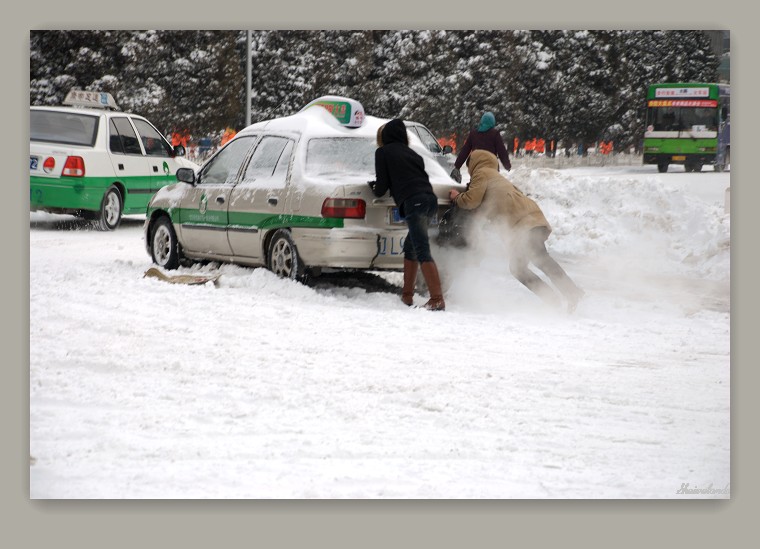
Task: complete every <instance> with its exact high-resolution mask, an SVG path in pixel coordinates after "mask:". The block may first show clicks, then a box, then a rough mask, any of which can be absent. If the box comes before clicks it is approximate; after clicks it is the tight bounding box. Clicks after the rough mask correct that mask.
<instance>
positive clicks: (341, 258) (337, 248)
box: [292, 227, 432, 270]
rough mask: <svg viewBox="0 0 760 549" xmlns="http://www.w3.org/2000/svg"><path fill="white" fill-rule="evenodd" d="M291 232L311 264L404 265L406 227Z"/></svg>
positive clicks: (383, 267) (347, 266)
mask: <svg viewBox="0 0 760 549" xmlns="http://www.w3.org/2000/svg"><path fill="white" fill-rule="evenodd" d="M292 235H293V240H294V241H295V245H296V248H298V254H299V255H300V256H301V258H302V259H303V261H304V263H306V264H307V265H309V266H310V267H328V268H342V269H378V270H402V269H403V267H404V252H403V246H404V239H405V238H406V235H407V230H406V227H403V228H400V229H393V230H386V231H366V230H350V229H346V228H341V229H299V228H294V229H292ZM431 237H432V235H431Z"/></svg>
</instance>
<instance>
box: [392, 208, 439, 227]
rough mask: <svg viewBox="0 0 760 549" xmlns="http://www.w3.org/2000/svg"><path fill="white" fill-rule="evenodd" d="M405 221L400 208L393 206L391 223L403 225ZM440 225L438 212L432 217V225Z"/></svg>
mask: <svg viewBox="0 0 760 549" xmlns="http://www.w3.org/2000/svg"><path fill="white" fill-rule="evenodd" d="M403 223H404V218H403V217H401V214H400V213H399V211H398V208H391V225H401V224H403ZM436 225H438V214H437V213H436V214H435V215H434V216H433V217H431V218H430V226H431V227H435V226H436Z"/></svg>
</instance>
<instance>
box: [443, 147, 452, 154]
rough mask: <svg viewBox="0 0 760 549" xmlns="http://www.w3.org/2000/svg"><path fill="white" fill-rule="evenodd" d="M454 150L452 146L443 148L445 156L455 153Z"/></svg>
mask: <svg viewBox="0 0 760 549" xmlns="http://www.w3.org/2000/svg"><path fill="white" fill-rule="evenodd" d="M453 151H454V149H452V148H451V145H446V146H445V147H443V154H449V153H450V152H453Z"/></svg>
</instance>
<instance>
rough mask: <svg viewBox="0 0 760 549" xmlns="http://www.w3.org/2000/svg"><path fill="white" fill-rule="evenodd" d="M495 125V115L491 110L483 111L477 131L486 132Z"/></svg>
mask: <svg viewBox="0 0 760 549" xmlns="http://www.w3.org/2000/svg"><path fill="white" fill-rule="evenodd" d="M495 125H496V117H495V116H494V115H493V113H492V112H490V111H488V112H485V113H483V116H481V117H480V125H479V126H478V131H479V132H487V131H488V130H490V129H491V128H493V127H494V126H495Z"/></svg>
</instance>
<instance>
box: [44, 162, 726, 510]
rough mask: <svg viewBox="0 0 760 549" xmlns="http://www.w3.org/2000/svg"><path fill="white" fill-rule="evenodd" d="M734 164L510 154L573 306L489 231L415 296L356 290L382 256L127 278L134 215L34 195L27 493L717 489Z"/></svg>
mask: <svg viewBox="0 0 760 549" xmlns="http://www.w3.org/2000/svg"><path fill="white" fill-rule="evenodd" d="M707 169H708V168H706V170H707ZM729 176H730V174H728V173H722V174H717V173H712V172H705V173H701V174H685V173H669V174H657V173H656V169H655V168H654V167H628V168H608V169H603V168H602V169H593V168H587V169H581V168H578V169H571V170H563V171H554V170H527V169H520V168H519V166H517V167H516V169H515V170H513V172H512V174H511V177H512V178H513V180H514V181H515V183H516V184H517V185H518V186H520V187H521V188H523V190H525V191H526V192H529V194H532V195H533V196H534V197H535V198H536V200H537V201H538V203H539V204H540V205H541V206H542V208H543V209H544V212H545V213H546V215H547V217H548V219H549V221H550V222H551V223H552V225H553V227H554V233H553V234H552V237H551V238H550V240H549V243H548V246H549V249H550V251H551V253H552V254H553V255H555V257H556V258H557V259H558V260H559V261H560V262H561V263H562V264H563V265H564V266H565V267H566V269H567V271H568V273H569V274H570V275H571V276H572V277H573V278H574V279H575V280H576V281H577V282H578V283H579V284H580V285H581V286H582V287H583V288H584V289H585V290H586V292H587V294H588V296H587V298H586V299H585V300H584V301H583V302H582V303H581V305H580V307H579V308H578V311H577V312H576V313H575V314H574V315H572V316H568V315H566V314H562V313H558V312H555V311H552V310H549V309H546V308H544V307H543V306H541V305H540V304H539V303H538V302H537V300H536V298H535V297H534V296H533V295H531V294H530V293H529V292H527V291H526V290H525V289H524V288H522V287H521V286H520V285H519V284H518V283H517V282H515V281H514V280H513V279H511V278H510V276H509V274H508V270H507V269H506V266H505V263H504V259H503V257H501V256H500V255H499V254H497V253H493V250H492V249H488V250H482V249H481V250H479V251H473V252H471V253H469V254H461V253H445V252H443V251H440V250H439V251H438V253H437V254H435V255H436V257H437V259H438V260H439V263H440V264H441V267H442V271H443V272H444V277H445V280H446V287H447V296H446V298H447V311H446V312H445V313H430V312H427V311H424V310H420V309H415V310H412V309H407V308H406V307H404V306H403V305H401V303H400V302H399V300H398V298H397V296H396V295H394V294H392V293H388V292H384V291H367V290H366V289H365V288H369V289H370V290H383V289H386V286H385V285H384V284H386V283H392V284H398V283H400V275H399V274H397V273H392V274H387V275H383V276H382V277H381V279H380V282H381V283H376V284H373V283H372V279H371V278H366V277H365V278H364V279H363V280H364V282H365V283H364V284H361V285H350V284H349V285H346V284H343V283H342V282H341V283H338V281H337V280H333V281H330V279H327V280H326V281H324V282H321V283H320V284H318V285H316V286H313V287H307V286H304V285H301V284H297V283H293V282H289V281H284V280H280V279H277V278H276V277H274V276H273V275H272V274H271V273H269V272H267V271H265V270H263V269H247V268H241V267H237V266H229V265H225V266H221V267H219V266H217V265H215V264H212V265H207V266H204V267H200V266H196V267H194V268H193V269H187V268H186V269H182V270H181V272H188V273H189V272H197V271H213V272H219V273H221V275H222V276H221V278H220V281H219V285H218V286H217V287H215V286H213V285H212V284H208V285H205V286H180V285H171V284H167V283H164V282H161V281H159V280H156V279H150V278H143V276H142V275H143V273H144V272H145V270H146V269H148V268H149V267H150V266H151V263H150V260H149V257H148V256H147V254H146V252H145V250H144V246H143V241H142V220H141V219H140V218H139V216H137V217H130V218H127V219H126V220H125V221H124V223H123V225H122V227H120V228H119V229H118V230H117V231H115V232H113V233H99V232H96V231H91V230H89V229H87V228H86V227H84V226H83V225H82V223H80V222H78V221H75V220H72V218H67V217H61V216H50V215H46V214H38V213H32V214H30V294H31V295H30V454H31V455H32V456H33V458H34V463H33V465H32V466H31V468H30V494H31V497H32V498H688V497H712V498H715V497H728V494H724V493H718V490H719V489H720V491H722V489H724V488H725V487H726V486H727V485H728V484H729V482H730V429H729V426H730V410H729V409H730V371H729V365H730V302H729V294H730V283H729V280H730V266H729V265H730V264H729V259H730V245H729V237H730V216H728V215H725V214H724V212H723V197H724V192H725V188H726V187H727V186H728V183H729ZM375 280H377V279H375ZM367 281H369V282H370V283H369V285H368V284H366V282H367ZM418 300H420V302H421V301H422V298H421V297H418ZM684 485H688V486H687V487H686V488H685V490H687V491H686V492H684ZM710 487H711V488H712V491H713V493H708V494H701V493H693V492H689V491H688V490H693V489H708V491H710ZM679 490H680V491H681V493H678V492H679Z"/></svg>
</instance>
